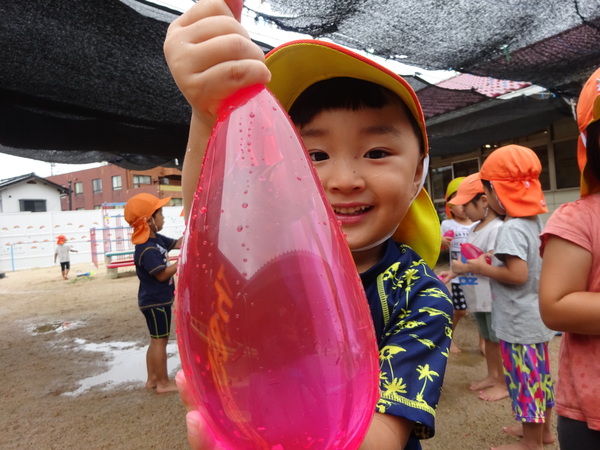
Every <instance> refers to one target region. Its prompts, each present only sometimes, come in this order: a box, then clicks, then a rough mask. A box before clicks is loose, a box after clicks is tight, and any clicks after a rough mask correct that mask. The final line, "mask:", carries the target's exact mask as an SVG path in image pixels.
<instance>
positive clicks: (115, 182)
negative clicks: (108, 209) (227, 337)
mask: <svg viewBox="0 0 600 450" xmlns="http://www.w3.org/2000/svg"><path fill="white" fill-rule="evenodd" d="M121 187H122V185H121V175H115V176H114V177H112V188H113V191H120V190H121Z"/></svg>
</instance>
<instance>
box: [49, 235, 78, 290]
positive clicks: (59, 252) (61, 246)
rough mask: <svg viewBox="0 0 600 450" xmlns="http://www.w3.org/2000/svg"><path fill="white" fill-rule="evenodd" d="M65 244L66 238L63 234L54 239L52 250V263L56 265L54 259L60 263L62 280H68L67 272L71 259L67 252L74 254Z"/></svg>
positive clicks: (73, 250) (72, 249)
mask: <svg viewBox="0 0 600 450" xmlns="http://www.w3.org/2000/svg"><path fill="white" fill-rule="evenodd" d="M65 242H67V237H66V236H65V235H64V234H61V235H58V236H57V237H56V249H55V250H54V263H55V264H56V257H58V260H59V261H60V272H61V273H62V277H63V279H64V280H68V279H69V270H70V269H71V259H70V258H69V252H76V253H77V250H75V249H74V248H72V247H71V246H70V245H69V244H65Z"/></svg>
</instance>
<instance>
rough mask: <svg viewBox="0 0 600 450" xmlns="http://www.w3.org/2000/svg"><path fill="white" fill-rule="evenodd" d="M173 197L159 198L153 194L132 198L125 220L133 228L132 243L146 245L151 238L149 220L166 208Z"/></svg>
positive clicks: (128, 204)
mask: <svg viewBox="0 0 600 450" xmlns="http://www.w3.org/2000/svg"><path fill="white" fill-rule="evenodd" d="M170 200H171V197H165V198H158V197H155V196H154V195H152V194H146V193H142V194H137V195H134V196H133V197H131V198H130V199H129V200H128V201H127V204H126V205H125V211H124V215H125V220H126V221H127V223H128V224H129V225H130V226H131V227H132V228H133V234H132V235H131V242H133V243H134V244H144V243H145V242H146V241H148V238H149V237H150V227H149V226H148V220H150V218H151V217H152V214H154V213H155V212H156V211H158V210H159V209H160V208H162V207H163V206H165V205H166V204H167V203H169V201H170Z"/></svg>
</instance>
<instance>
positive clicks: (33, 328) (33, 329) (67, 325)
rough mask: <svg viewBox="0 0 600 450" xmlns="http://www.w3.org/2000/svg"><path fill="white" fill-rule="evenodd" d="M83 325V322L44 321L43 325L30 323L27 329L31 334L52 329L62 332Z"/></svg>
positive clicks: (42, 332)
mask: <svg viewBox="0 0 600 450" xmlns="http://www.w3.org/2000/svg"><path fill="white" fill-rule="evenodd" d="M82 325H83V322H61V321H54V322H50V323H44V324H42V325H28V326H27V331H28V332H29V333H30V334H44V333H50V332H51V331H53V332H55V333H62V332H63V331H66V330H72V329H74V328H79V327H81V326H82Z"/></svg>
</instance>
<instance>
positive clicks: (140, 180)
mask: <svg viewBox="0 0 600 450" xmlns="http://www.w3.org/2000/svg"><path fill="white" fill-rule="evenodd" d="M141 184H152V177H151V176H150V175H134V176H133V187H134V188H139V187H140V185H141Z"/></svg>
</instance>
